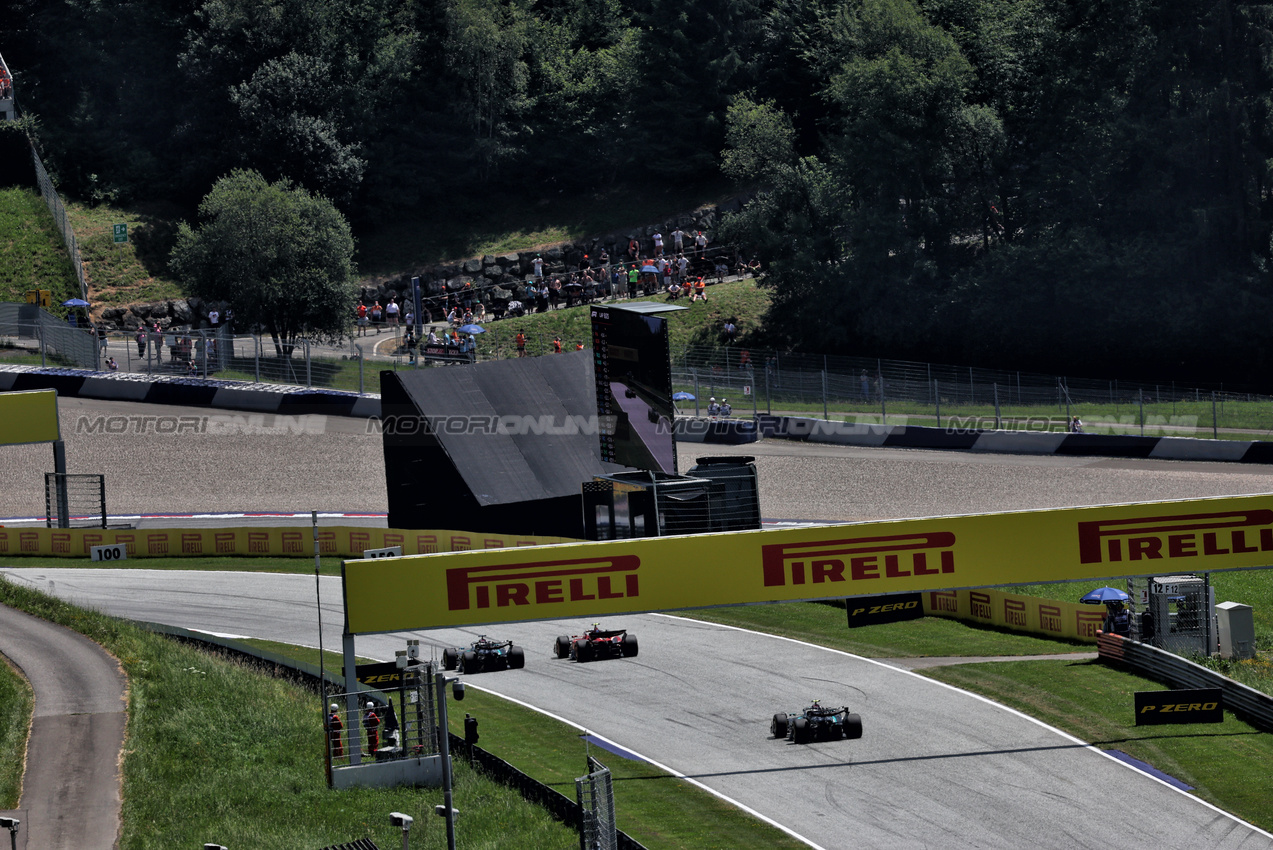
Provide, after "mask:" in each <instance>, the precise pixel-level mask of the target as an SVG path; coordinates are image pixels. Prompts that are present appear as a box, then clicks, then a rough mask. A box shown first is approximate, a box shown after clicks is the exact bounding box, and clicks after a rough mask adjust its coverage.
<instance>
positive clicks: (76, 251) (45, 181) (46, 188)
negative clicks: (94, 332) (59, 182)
mask: <svg viewBox="0 0 1273 850" xmlns="http://www.w3.org/2000/svg"><path fill="white" fill-rule="evenodd" d="M31 163H32V165H34V166H35V180H36V183H37V185H39V187H40V194H41V195H42V196H43V197H44V203H45V204H46V205H48V208H49V212H50V213H52V214H53V223H54V224H56V225H57V229H58V232H59V233H61V234H62V241H63V242H65V243H66V251H67V253H68V254H70V255H71V266H72V267H73V268H74V269H75V278H76V280H78V281H79V284H80V298H83V299H84V300H86V301H87V300H88V284H87V282H86V281H85V280H84V264H83V263H82V262H80V246H79V243H78V242H77V241H76V239H75V231H74V230H72V229H71V222H70V220H68V219H67V217H66V207H65V206H64V205H63V204H62V199H61V198H60V197H59V196H58V193H57V187H55V186H54V185H53V181H52V180H51V179H50V178H49V173H48V172H47V171H46V170H45V169H44V162H43V161H42V160H41V159H40V154H39V153H37V152H36V150H35V145H34V144H32V145H31Z"/></svg>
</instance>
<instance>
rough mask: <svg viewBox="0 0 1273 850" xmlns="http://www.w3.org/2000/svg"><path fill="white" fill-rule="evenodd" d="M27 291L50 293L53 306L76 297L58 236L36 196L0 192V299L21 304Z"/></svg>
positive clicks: (21, 191)
mask: <svg viewBox="0 0 1273 850" xmlns="http://www.w3.org/2000/svg"><path fill="white" fill-rule="evenodd" d="M29 289H48V290H51V291H52V293H53V303H55V304H60V303H61V302H63V301H65V300H66V299H68V298H78V297H79V294H80V287H79V282H78V281H77V280H76V278H75V270H74V268H72V266H71V261H70V257H69V255H68V254H67V252H66V247H65V246H64V245H63V244H62V235H61V234H60V233H58V230H57V225H56V224H55V223H54V221H53V216H52V215H51V214H50V213H49V208H48V207H47V206H45V204H44V199H43V198H41V197H40V193H39V192H36V191H34V190H30V189H0V300H3V301H22V300H23V298H24V295H25V293H26V291H27V290H29Z"/></svg>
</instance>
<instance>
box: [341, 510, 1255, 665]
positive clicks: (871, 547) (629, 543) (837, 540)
mask: <svg viewBox="0 0 1273 850" xmlns="http://www.w3.org/2000/svg"><path fill="white" fill-rule="evenodd" d="M1271 562H1273V495H1252V496H1235V497H1222V498H1210V499H1191V500H1182V501H1168V502H1145V503H1138V504H1127V505H1106V506H1095V507H1083V508H1063V509H1054V510H1039V511H1020V512H1011V513H991V514H975V515H969V516H949V517H932V518H924V519H907V520H890V521H883V522H866V523H854V524H848V525H824V526H815V527H807V528H782V529H765V530H759V531H746V532H730V533H722V534H702V535H687V536H680V537H655V538H638V539H629V540H611V541H600V542H587V543H559V544H555V545H552V546H530V547H522V548H514V549H485V550H471V551H463V552H445V553H438V554H431V555H409V556H403V557H397V558H380V559H366V560H348V561H345V562H344V564H343V568H342V574H343V581H342V585H343V595H344V608H345V629H344V631H345V634H346V635H347V636H354V635H358V634H377V633H385V632H398V631H414V630H417V629H430V628H437V627H456V626H477V625H487V624H496V623H516V622H527V621H533V620H556V619H563V618H576V617H583V618H587V617H597V616H602V615H605V616H608V615H612V614H635V613H646V612H657V611H674V610H679V609H685V608H707V607H713V606H727V605H752V604H762V603H770V602H796V601H808V600H816V599H843V598H846V597H858V596H881V595H889V594H901V593H917V592H923V591H934V590H961V589H970V588H983V587H998V586H1004V585H1019V584H1044V583H1049V582H1063V581H1085V580H1094V579H1109V578H1115V577H1124V576H1153V575H1164V574H1174V573H1180V572H1189V573H1194V572H1205V571H1212V572H1218V571H1224V570H1249V569H1262V568H1266V567H1267V566H1268V565H1269V564H1270V563H1271ZM350 649H352V647H350V646H349V645H348V643H347V651H349V650H350Z"/></svg>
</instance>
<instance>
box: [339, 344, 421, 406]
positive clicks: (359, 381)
mask: <svg viewBox="0 0 1273 850" xmlns="http://www.w3.org/2000/svg"><path fill="white" fill-rule="evenodd" d="M351 344H352V345H353V347H354V348H356V349H358V395H362V394H363V388H362V363H363V357H362V346H361V345H359V344H358V343H356V342H353V343H351ZM422 359H423V358H422Z"/></svg>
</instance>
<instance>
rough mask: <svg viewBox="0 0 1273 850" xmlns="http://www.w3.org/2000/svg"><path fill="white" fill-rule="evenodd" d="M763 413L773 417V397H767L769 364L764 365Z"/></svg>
mask: <svg viewBox="0 0 1273 850" xmlns="http://www.w3.org/2000/svg"><path fill="white" fill-rule="evenodd" d="M765 411H766V412H767V413H768V414H769V415H770V416H773V415H774V403H773V397H772V396H770V395H769V364H768V363H766V364H765Z"/></svg>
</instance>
